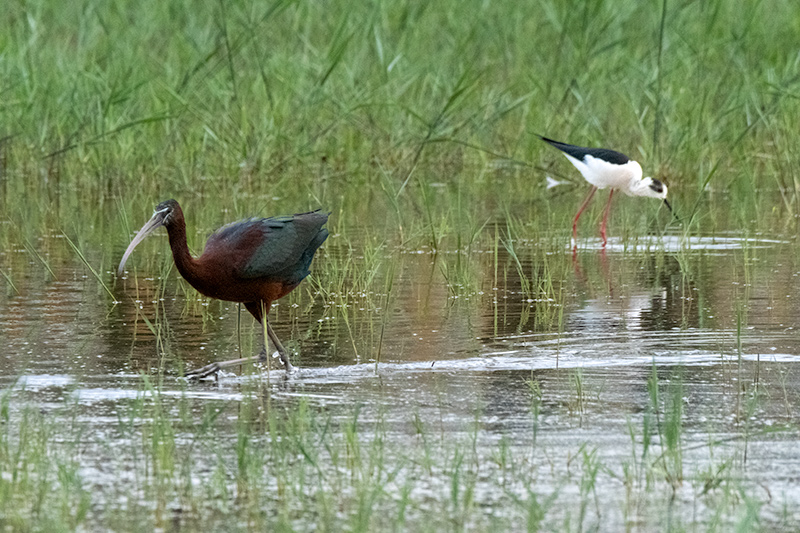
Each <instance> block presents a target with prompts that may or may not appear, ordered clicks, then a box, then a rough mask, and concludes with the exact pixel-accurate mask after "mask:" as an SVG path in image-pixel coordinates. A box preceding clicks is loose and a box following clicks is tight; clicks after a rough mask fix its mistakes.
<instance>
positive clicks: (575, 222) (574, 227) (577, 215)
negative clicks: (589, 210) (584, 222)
mask: <svg viewBox="0 0 800 533" xmlns="http://www.w3.org/2000/svg"><path fill="white" fill-rule="evenodd" d="M596 192H597V187H595V186H592V190H591V191H589V196H587V197H586V200H584V201H583V203H582V204H581V206H580V208H579V209H578V212H577V213H575V218H574V219H573V220H572V245H573V246H574V247H577V246H578V219H579V218H581V215H582V214H583V211H584V210H585V209H586V206H587V205H589V202H590V201H591V200H592V197H593V196H594V193H596Z"/></svg>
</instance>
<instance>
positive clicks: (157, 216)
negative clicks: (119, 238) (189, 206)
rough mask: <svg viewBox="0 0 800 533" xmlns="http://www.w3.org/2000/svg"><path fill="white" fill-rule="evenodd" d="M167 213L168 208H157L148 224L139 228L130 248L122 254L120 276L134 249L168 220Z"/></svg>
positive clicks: (118, 272) (118, 271)
mask: <svg viewBox="0 0 800 533" xmlns="http://www.w3.org/2000/svg"><path fill="white" fill-rule="evenodd" d="M166 214H167V210H166V209H161V210H157V211H156V212H155V213H153V216H152V217H150V220H148V221H147V224H145V225H144V226H142V229H140V230H139V233H137V234H136V237H134V238H133V240H132V241H131V243H130V244H129V245H128V249H127V250H125V253H124V254H122V260H121V261H120V262H119V268H118V269H117V275H118V276H121V275H122V272H123V270H124V268H125V263H127V262H128V258H129V257H130V256H131V254H132V253H133V249H134V248H136V247H137V246H138V245H139V243H140V242H142V241H143V240H145V238H147V236H148V235H150V234H151V233H153V232H154V231H155V230H157V229H158V228H160V227H161V226H163V225H164V223H165V222H166Z"/></svg>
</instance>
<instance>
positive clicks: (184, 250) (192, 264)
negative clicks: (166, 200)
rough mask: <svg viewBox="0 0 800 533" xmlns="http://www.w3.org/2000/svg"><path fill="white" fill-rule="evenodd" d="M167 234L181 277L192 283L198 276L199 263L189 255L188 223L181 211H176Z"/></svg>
mask: <svg viewBox="0 0 800 533" xmlns="http://www.w3.org/2000/svg"><path fill="white" fill-rule="evenodd" d="M167 234H168V235H169V247H170V248H172V258H173V259H174V260H175V266H176V267H178V272H180V273H181V276H183V278H184V279H185V280H186V281H188V282H190V283H191V282H192V280H193V279H194V278H195V277H196V274H197V261H196V260H195V258H194V257H192V254H190V253H189V245H188V244H187V243H186V221H185V220H184V218H183V213H182V212H181V211H179V210H177V209H176V210H175V212H174V213H173V220H172V221H171V223H170V224H169V226H167Z"/></svg>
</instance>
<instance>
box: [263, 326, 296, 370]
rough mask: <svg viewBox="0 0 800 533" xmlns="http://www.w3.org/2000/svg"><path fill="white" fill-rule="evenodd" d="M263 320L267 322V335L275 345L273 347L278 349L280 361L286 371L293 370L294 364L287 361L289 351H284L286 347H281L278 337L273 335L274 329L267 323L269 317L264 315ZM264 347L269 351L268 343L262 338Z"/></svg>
mask: <svg viewBox="0 0 800 533" xmlns="http://www.w3.org/2000/svg"><path fill="white" fill-rule="evenodd" d="M264 321H265V322H266V323H267V335H268V336H269V338H270V339H271V340H272V344H274V345H275V349H276V350H278V355H280V357H281V362H282V363H283V366H284V368H286V372H288V373H292V372H294V366H292V363H291V362H290V361H289V352H287V351H286V348H284V347H283V344H282V343H281V341H280V339H279V338H278V336H277V335H275V331H274V330H273V329H272V325H271V324H270V323H269V318H268V317H264ZM264 348H265V349H266V350H267V351H269V343H268V342H267V339H266V338H265V339H264Z"/></svg>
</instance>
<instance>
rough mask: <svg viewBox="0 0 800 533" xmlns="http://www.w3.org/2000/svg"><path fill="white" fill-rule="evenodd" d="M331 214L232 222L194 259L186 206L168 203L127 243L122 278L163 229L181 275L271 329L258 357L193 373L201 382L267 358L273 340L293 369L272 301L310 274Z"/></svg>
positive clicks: (315, 213) (163, 204) (226, 362)
mask: <svg viewBox="0 0 800 533" xmlns="http://www.w3.org/2000/svg"><path fill="white" fill-rule="evenodd" d="M327 221H328V214H327V213H322V212H320V211H319V210H317V211H311V212H309V213H299V214H295V215H286V216H277V217H270V218H250V219H247V220H241V221H239V222H233V223H231V224H228V225H226V226H223V227H221V228H219V229H218V230H217V231H215V232H214V233H213V234H212V235H211V236H210V237H209V238H208V241H206V246H205V250H203V254H202V255H201V256H200V257H196V258H195V257H192V256H191V254H190V253H189V246H188V245H187V243H186V221H185V220H184V218H183V211H182V210H181V206H180V205H178V202H176V201H175V200H167V201H165V202H161V203H160V204H158V205H157V206H156V210H155V213H153V216H152V218H151V219H150V220H149V221H148V222H147V224H145V225H144V226H143V227H142V229H141V230H139V233H138V234H137V235H136V237H135V238H134V239H133V240H132V241H131V243H130V245H128V249H127V250H125V254H124V255H123V256H122V261H120V263H119V270H118V274H119V275H122V272H123V268H124V267H125V262H126V261H127V260H128V257H129V256H130V255H131V253H132V252H133V249H134V248H136V246H137V245H138V244H139V243H140V242H142V241H143V240H144V239H145V237H147V236H148V235H150V234H151V233H153V231H155V230H156V229H157V228H159V227H161V226H164V227H165V228H166V229H167V234H168V235H169V245H170V248H172V257H173V259H174V260H175V266H177V267H178V272H180V274H181V276H183V278H184V279H185V280H186V281H188V282H189V284H190V285H191V286H192V287H194V288H195V289H197V291H198V292H200V293H201V294H204V295H205V296H209V297H211V298H217V299H219V300H226V301H229V302H241V303H243V304H244V306H245V307H246V308H247V310H248V311H250V314H252V315H253V316H254V317H255V319H256V320H257V321H258V322H259V323H262V319H263V320H264V322H263V323H262V324H263V325H264V326H265V327H264V329H265V330H266V335H265V337H264V348H263V349H262V351H261V353H260V354H259V355H257V356H255V357H246V358H243V359H234V360H232V361H224V362H219V363H212V364H210V365H208V366H205V367H203V368H200V369H197V370H194V371H192V372H188V373H187V374H186V375H187V376H188V377H195V378H201V377H205V376H208V375H211V374H214V373H216V372H217V371H219V370H220V368H222V367H224V366H229V365H233V364H240V363H243V362H246V361H251V360H256V359H260V360H262V361H263V360H265V359H266V355H267V350H268V347H269V343H268V341H267V336H269V338H270V339H272V342H273V343H274V344H275V347H276V348H277V350H278V353H279V354H280V358H281V361H282V362H283V364H284V366H285V368H286V370H287V372H291V371H292V370H293V367H292V364H291V362H289V355H288V353H287V352H286V349H285V348H284V347H283V345H282V344H281V342H280V340H278V337H277V335H275V332H274V331H273V330H272V326H271V325H270V324H269V319H268V318H267V313H269V309H270V306H271V305H272V302H273V301H275V300H277V299H278V298H282V297H284V296H286V295H287V294H289V293H290V292H291V291H292V289H294V288H295V287H297V285H298V284H299V283H300V282H301V281H302V280H303V278H305V277H306V276H308V274H309V270H308V268H309V266H310V265H311V260H312V259H313V258H314V253H315V252H316V251H317V248H319V247H320V245H321V244H322V243H323V242H324V241H325V239H326V238H327V237H328V230H327V229H325V228H323V226H324V225H325V223H326V222H327Z"/></svg>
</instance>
